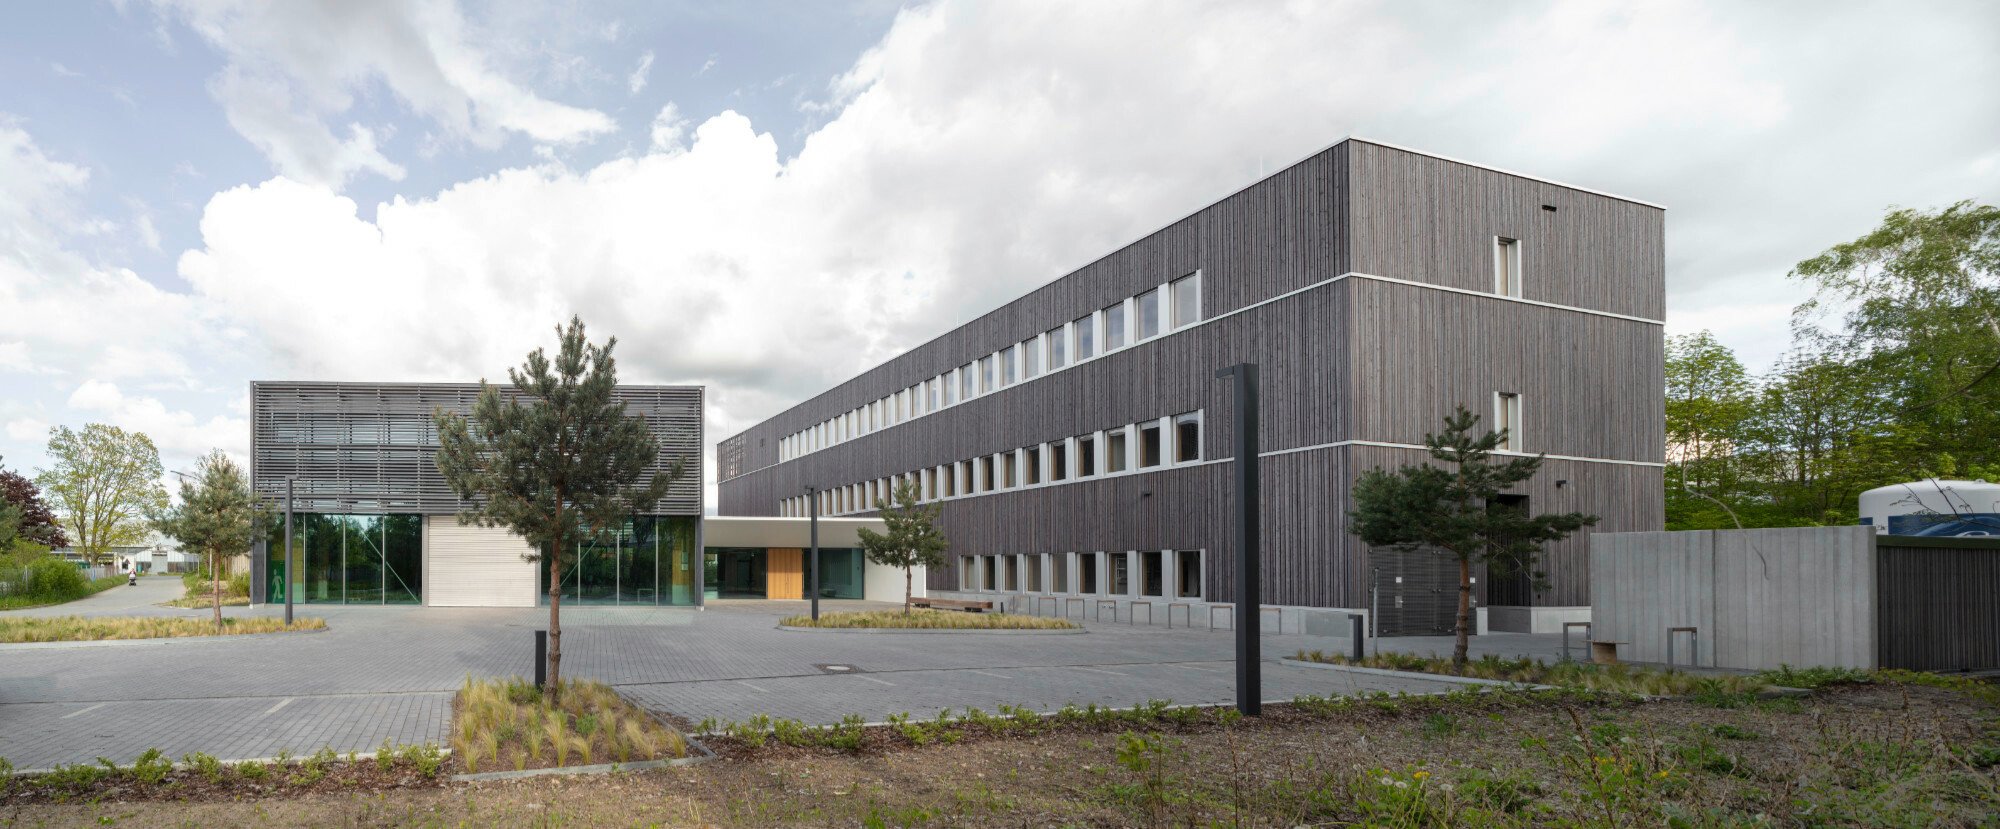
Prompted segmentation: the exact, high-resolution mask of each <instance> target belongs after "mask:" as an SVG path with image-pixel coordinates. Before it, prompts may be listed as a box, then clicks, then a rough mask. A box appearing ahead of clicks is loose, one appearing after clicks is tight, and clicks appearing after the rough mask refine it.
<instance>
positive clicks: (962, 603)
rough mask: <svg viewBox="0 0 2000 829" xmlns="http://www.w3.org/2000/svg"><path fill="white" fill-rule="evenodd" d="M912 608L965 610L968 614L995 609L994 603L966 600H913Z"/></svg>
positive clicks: (911, 601) (911, 602)
mask: <svg viewBox="0 0 2000 829" xmlns="http://www.w3.org/2000/svg"><path fill="white" fill-rule="evenodd" d="M910 606H911V607H927V608H931V609H933V610H963V611H965V612H967V613H984V612H986V611H988V610H992V609H993V603H992V602H971V601H966V600H964V599H932V598H919V599H911V600H910Z"/></svg>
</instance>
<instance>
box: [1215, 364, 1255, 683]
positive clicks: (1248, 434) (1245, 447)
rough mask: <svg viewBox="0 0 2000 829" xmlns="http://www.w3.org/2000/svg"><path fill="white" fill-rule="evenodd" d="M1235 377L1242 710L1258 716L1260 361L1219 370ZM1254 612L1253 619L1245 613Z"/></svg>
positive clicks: (1222, 374)
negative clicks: (1244, 619) (1247, 617)
mask: <svg viewBox="0 0 2000 829" xmlns="http://www.w3.org/2000/svg"><path fill="white" fill-rule="evenodd" d="M1215 376H1216V378H1217V379H1228V380H1229V381H1230V384H1231V386H1232V387H1233V388H1232V389H1231V392H1232V398H1233V400H1234V408H1235V409H1236V411H1235V422H1234V423H1233V424H1232V428H1233V430H1234V432H1235V433H1234V434H1233V435H1231V437H1233V438H1234V439H1235V440H1234V441H1233V442H1234V443H1235V444H1236V445H1235V447H1234V455H1235V458H1234V459H1233V465H1234V467H1235V468H1234V469H1232V470H1230V472H1231V473H1232V475H1233V477H1234V478H1235V480H1234V481H1233V482H1232V483H1233V484H1234V489H1235V490H1236V492H1235V495H1236V527H1235V533H1234V535H1233V540H1234V542H1235V545H1236V612H1235V613H1234V614H1233V618H1232V620H1231V621H1233V622H1234V623H1235V625H1236V710H1238V711H1241V712H1243V713H1244V714H1248V715H1250V716H1256V715H1258V714H1261V713H1263V711H1264V702H1263V699H1264V694H1263V691H1264V672H1263V666H1262V665H1261V664H1260V663H1259V660H1260V659H1262V658H1263V654H1262V653H1261V650H1260V648H1259V645H1260V644H1261V643H1260V642H1259V641H1258V638H1257V637H1258V635H1259V634H1260V633H1262V631H1261V630H1260V628H1262V627H1263V626H1264V618H1263V614H1262V613H1260V612H1259V611H1260V610H1261V609H1262V608H1263V597H1262V596H1260V595H1258V591H1259V588H1261V587H1262V585H1261V584H1260V583H1259V581H1260V579H1261V578H1262V576H1261V575H1260V574H1259V573H1258V566H1257V565H1258V563H1259V559H1258V549H1257V548H1258V545H1259V541H1260V539H1259V537H1258V534H1259V529H1258V526H1257V518H1258V498H1257V496H1258V492H1257V482H1258V479H1257V364H1256V363H1238V364H1236V365H1233V366H1230V367H1228V368H1225V369H1222V370H1221V371H1218V372H1216V373H1215ZM1245 611H1248V613H1249V616H1250V621H1249V623H1248V624H1245V623H1244V621H1243V616H1244V613H1245Z"/></svg>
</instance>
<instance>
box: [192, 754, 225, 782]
mask: <svg viewBox="0 0 2000 829" xmlns="http://www.w3.org/2000/svg"><path fill="white" fill-rule="evenodd" d="M181 765H184V766H187V767H188V769H189V770H190V771H193V772H194V773H195V774H199V775H201V779H203V780H207V781H208V782H210V783H220V782H222V775H223V773H224V772H226V771H228V767H226V766H224V765H223V764H222V761H221V760H218V759H216V758H215V755H213V754H205V753H202V752H199V751H196V752H192V753H189V754H183V755H181Z"/></svg>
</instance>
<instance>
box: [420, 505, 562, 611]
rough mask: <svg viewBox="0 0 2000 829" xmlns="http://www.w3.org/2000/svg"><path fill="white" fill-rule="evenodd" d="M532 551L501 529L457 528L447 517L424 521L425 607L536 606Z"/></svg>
mask: <svg viewBox="0 0 2000 829" xmlns="http://www.w3.org/2000/svg"><path fill="white" fill-rule="evenodd" d="M534 551H535V550H534V548H533V547H531V546H529V544H528V542H526V541H523V540H522V539H521V537H520V536H518V535H515V534H514V533H512V532H510V531H508V530H506V529H502V528H500V527H474V526H459V523H458V519H457V518H454V517H453V516H449V515H429V516H425V517H424V604H427V605H430V606H431V607H534V606H535V605H536V604H537V603H538V600H539V599H540V598H541V597H540V596H539V595H538V592H539V591H538V583H537V581H536V579H535V575H536V572H535V568H536V567H539V566H541V565H539V564H537V563H535V562H532V561H527V560H524V559H523V558H521V556H522V555H524V554H527V553H532V552H534Z"/></svg>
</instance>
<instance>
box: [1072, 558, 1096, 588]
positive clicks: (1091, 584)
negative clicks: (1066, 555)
mask: <svg viewBox="0 0 2000 829" xmlns="http://www.w3.org/2000/svg"><path fill="white" fill-rule="evenodd" d="M1076 592H1078V593H1083V594H1085V595H1094V594H1095V593H1097V554H1096V553H1077V554H1076Z"/></svg>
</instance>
